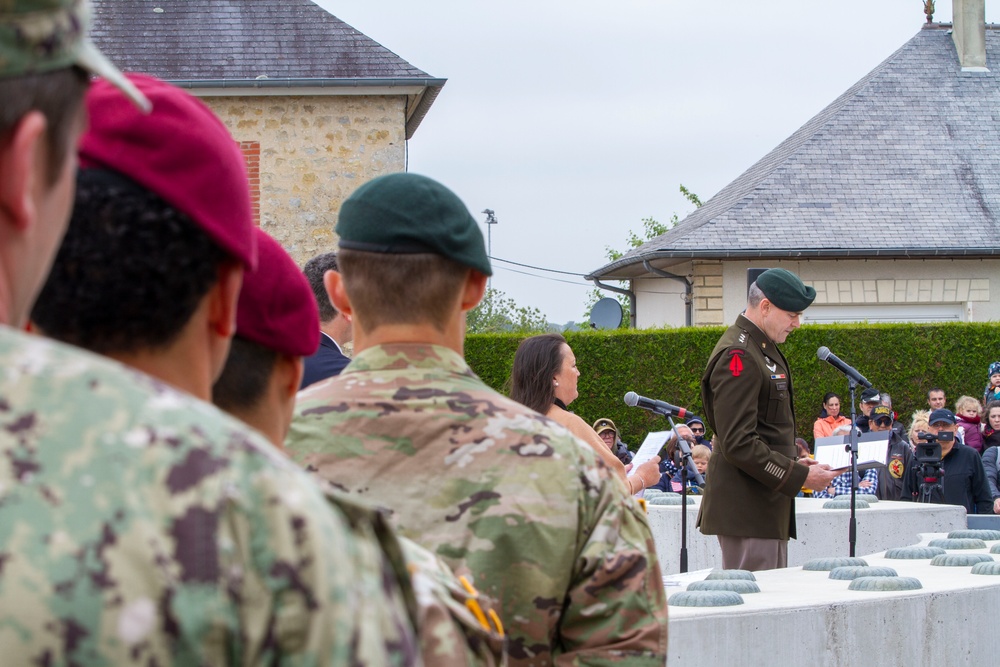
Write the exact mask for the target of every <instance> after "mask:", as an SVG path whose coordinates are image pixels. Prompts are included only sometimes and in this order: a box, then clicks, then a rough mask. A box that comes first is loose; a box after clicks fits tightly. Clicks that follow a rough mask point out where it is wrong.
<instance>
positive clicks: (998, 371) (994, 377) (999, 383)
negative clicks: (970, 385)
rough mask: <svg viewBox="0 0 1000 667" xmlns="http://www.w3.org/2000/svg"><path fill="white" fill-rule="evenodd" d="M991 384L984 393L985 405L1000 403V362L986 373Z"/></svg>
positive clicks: (988, 383) (991, 366)
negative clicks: (993, 402)
mask: <svg viewBox="0 0 1000 667" xmlns="http://www.w3.org/2000/svg"><path fill="white" fill-rule="evenodd" d="M986 376H987V377H988V378H989V382H987V383H986V391H985V392H983V405H986V404H987V403H989V402H990V401H1000V361H994V362H993V363H992V364H990V367H989V370H987V371H986Z"/></svg>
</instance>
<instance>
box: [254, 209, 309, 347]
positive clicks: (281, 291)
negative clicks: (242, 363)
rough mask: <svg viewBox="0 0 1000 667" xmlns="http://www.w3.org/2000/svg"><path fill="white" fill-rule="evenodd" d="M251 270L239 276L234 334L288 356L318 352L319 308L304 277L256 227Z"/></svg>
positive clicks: (277, 244)
mask: <svg viewBox="0 0 1000 667" xmlns="http://www.w3.org/2000/svg"><path fill="white" fill-rule="evenodd" d="M254 234H255V235H256V237H257V268H256V269H255V270H253V271H247V272H246V273H244V274H243V288H242V289H241V290H240V299H239V302H238V303H237V306H236V335H237V336H240V337H241V338H245V339H247V340H249V341H252V342H254V343H257V344H259V345H262V346H264V347H266V348H268V349H270V350H274V351H276V352H280V353H282V354H287V355H289V356H292V357H307V356H309V355H311V354H313V353H315V352H316V349H317V348H318V347H319V308H318V307H317V306H316V298H315V297H314V296H313V292H312V288H310V287H309V281H308V280H306V277H305V274H303V273H302V271H300V270H299V267H298V265H296V264H295V261H294V260H293V259H292V258H291V257H290V256H289V255H288V253H287V252H285V249H284V248H282V247H281V244H279V243H278V242H277V241H275V240H274V239H273V238H271V237H270V236H268V235H267V234H266V233H265V232H263V231H262V230H261V229H259V228H255V229H254Z"/></svg>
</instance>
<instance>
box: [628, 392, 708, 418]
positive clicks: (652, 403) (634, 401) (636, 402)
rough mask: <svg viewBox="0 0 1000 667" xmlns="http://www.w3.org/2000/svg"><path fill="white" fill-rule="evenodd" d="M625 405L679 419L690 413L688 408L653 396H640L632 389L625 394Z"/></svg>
mask: <svg viewBox="0 0 1000 667" xmlns="http://www.w3.org/2000/svg"><path fill="white" fill-rule="evenodd" d="M625 405H627V406H629V407H631V408H642V409H643V410H649V411H650V412H655V413H656V414H658V415H663V416H664V417H678V418H680V419H684V418H685V417H687V416H689V415H691V411H690V410H685V409H684V408H679V407H677V406H676V405H670V404H669V403H665V402H663V401H657V400H656V399H653V398H646V397H645V396H640V395H639V394H637V393H635V392H634V391H630V392H629V393H627V394H625ZM692 416H693V415H692Z"/></svg>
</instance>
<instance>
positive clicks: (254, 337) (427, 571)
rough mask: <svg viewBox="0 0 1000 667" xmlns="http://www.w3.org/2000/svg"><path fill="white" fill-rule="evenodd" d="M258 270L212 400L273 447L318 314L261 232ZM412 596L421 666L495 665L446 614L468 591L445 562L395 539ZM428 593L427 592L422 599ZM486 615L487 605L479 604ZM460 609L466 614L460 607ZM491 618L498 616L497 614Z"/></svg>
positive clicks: (494, 639)
mask: <svg viewBox="0 0 1000 667" xmlns="http://www.w3.org/2000/svg"><path fill="white" fill-rule="evenodd" d="M254 233H255V235H256V237H257V268H256V269H255V270H254V271H248V272H247V273H246V274H245V276H244V279H243V286H242V288H241V289H240V298H239V301H238V302H237V305H236V335H235V336H233V343H232V345H231V346H230V349H229V356H228V357H227V358H226V365H225V367H224V368H223V369H222V375H220V376H219V379H218V380H216V381H215V385H214V386H213V387H212V402H213V403H215V404H216V405H217V406H218V407H219V408H221V409H222V410H225V411H226V412H228V413H229V414H231V415H233V416H234V417H236V418H237V419H239V420H240V421H242V422H244V423H246V424H248V425H249V426H252V427H253V428H255V429H257V430H258V431H260V432H261V433H263V434H264V435H265V436H267V439H268V440H270V441H271V444H272V445H274V446H275V447H276V448H278V449H284V445H285V436H286V435H287V434H288V427H289V426H290V425H291V423H292V411H293V410H294V408H295V395H296V393H297V392H298V388H299V381H300V380H301V378H302V365H303V364H302V358H303V357H305V356H308V355H310V354H312V353H313V352H314V351H315V350H316V347H317V346H318V345H319V331H320V324H319V313H318V312H317V307H316V300H315V299H314V298H313V292H312V290H311V289H310V287H309V282H308V281H307V280H306V277H305V276H304V275H303V273H302V271H300V270H299V267H298V266H296V264H295V260H293V259H292V258H291V257H290V256H289V255H288V253H287V252H285V250H284V248H282V247H281V245H279V244H278V242H277V241H275V240H274V239H272V238H271V237H270V236H268V235H267V234H266V233H264V232H263V231H262V230H261V229H260V228H255V229H254ZM399 541H400V545H401V546H402V547H403V554H404V557H405V560H406V565H407V570H408V571H409V572H410V576H411V577H412V578H413V580H414V586H415V588H416V589H418V590H420V591H421V595H418V596H417V609H418V623H417V627H418V629H419V637H418V639H419V641H420V649H421V654H422V655H423V658H424V664H425V665H442V667H443V666H444V665H449V666H453V667H460V666H461V665H480V664H483V665H499V664H502V662H503V637H502V635H500V634H499V633H496V632H494V631H493V629H491V628H490V627H489V626H488V625H486V626H480V625H478V624H476V623H468V622H463V619H465V618H466V615H465V614H455V613H453V612H452V611H451V610H452V609H453V608H454V607H455V606H456V605H455V600H456V596H455V595H454V593H453V592H456V591H460V593H459V595H458V596H457V598H458V599H457V602H458V605H464V604H465V601H466V598H467V597H468V592H467V591H465V590H464V589H463V587H462V584H461V582H460V581H459V580H458V579H457V578H456V577H455V576H454V574H453V573H451V571H450V570H449V569H448V568H447V566H446V565H444V563H442V562H439V561H438V560H437V559H436V558H435V557H434V555H433V554H431V553H430V552H428V551H426V550H425V549H423V548H422V547H419V546H417V545H416V544H415V543H413V542H410V541H409V540H407V539H406V538H400V540H399ZM424 593H428V594H426V595H425V594H424ZM475 604H478V605H479V606H480V608H483V607H484V606H485V608H486V609H487V610H489V609H490V608H491V603H490V602H489V601H488V600H484V599H483V598H476V599H475ZM463 609H464V608H463ZM493 613H496V612H495V611H494V612H493Z"/></svg>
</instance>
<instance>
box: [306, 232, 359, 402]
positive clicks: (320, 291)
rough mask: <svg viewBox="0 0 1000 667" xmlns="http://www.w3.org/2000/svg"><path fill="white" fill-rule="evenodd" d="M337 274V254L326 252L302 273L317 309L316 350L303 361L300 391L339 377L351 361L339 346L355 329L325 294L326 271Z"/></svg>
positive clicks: (350, 338) (349, 337)
mask: <svg viewBox="0 0 1000 667" xmlns="http://www.w3.org/2000/svg"><path fill="white" fill-rule="evenodd" d="M336 270H337V253H335V252H325V253H323V254H322V255H317V256H316V257H313V258H312V259H310V260H309V261H308V262H307V263H306V265H305V268H304V269H303V272H304V273H305V274H306V278H307V279H308V280H309V286H310V287H312V291H313V295H314V296H315V297H316V305H318V306H319V322H320V326H319V330H320V337H319V349H318V350H316V354H314V355H312V356H311V357H306V359H305V372H304V373H303V375H302V385H301V386H300V387H299V389H305V388H306V387H308V386H309V385H311V384H315V383H317V382H319V381H321V380H325V379H327V378H330V377H333V376H334V375H340V371H342V370H344V368H345V367H346V366H347V364H348V363H349V362H350V361H351V360H350V359H349V358H348V357H347V355H345V354H344V350H343V349H342V348H341V346H342V345H345V344H347V343H349V342H350V341H351V340H352V339H353V338H354V327H353V325H352V324H351V318H350V316H348V315H344V313H341V312H339V311H337V309H336V308H334V307H333V304H332V303H330V297H329V296H328V295H327V293H326V284H325V282H324V278H323V276H325V275H326V273H327V272H328V271H336Z"/></svg>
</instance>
